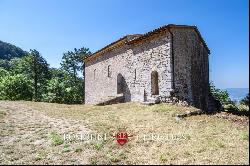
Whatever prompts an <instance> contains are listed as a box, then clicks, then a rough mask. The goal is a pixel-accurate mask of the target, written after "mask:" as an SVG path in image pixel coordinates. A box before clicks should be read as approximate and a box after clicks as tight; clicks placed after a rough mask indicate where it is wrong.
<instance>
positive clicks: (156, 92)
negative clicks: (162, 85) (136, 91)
mask: <svg viewBox="0 0 250 166" xmlns="http://www.w3.org/2000/svg"><path fill="white" fill-rule="evenodd" d="M151 89H152V95H159V84H158V72H157V71H153V72H152V73H151Z"/></svg>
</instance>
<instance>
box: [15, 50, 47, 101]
mask: <svg viewBox="0 0 250 166" xmlns="http://www.w3.org/2000/svg"><path fill="white" fill-rule="evenodd" d="M11 71H12V73H13V74H24V75H26V76H27V77H28V78H29V79H31V80H32V82H33V89H34V95H33V99H34V100H35V101H39V100H41V94H42V92H43V91H44V88H45V85H46V82H47V80H48V79H49V78H50V73H49V65H48V63H47V62H46V60H45V59H44V58H43V57H42V56H41V55H40V53H39V52H38V51H36V50H30V53H29V55H27V56H25V57H23V58H15V59H13V60H11Z"/></svg>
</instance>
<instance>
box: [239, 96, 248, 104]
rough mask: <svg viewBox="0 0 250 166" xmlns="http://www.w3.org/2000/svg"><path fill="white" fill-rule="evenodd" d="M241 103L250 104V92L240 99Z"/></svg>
mask: <svg viewBox="0 0 250 166" xmlns="http://www.w3.org/2000/svg"><path fill="white" fill-rule="evenodd" d="M240 104H244V105H248V106H249V93H248V94H247V96H246V97H245V98H243V99H242V100H241V101H240Z"/></svg>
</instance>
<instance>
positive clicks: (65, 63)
mask: <svg viewBox="0 0 250 166" xmlns="http://www.w3.org/2000/svg"><path fill="white" fill-rule="evenodd" d="M90 54H91V52H90V50H89V49H88V48H85V47H82V48H80V49H76V48H75V49H74V51H68V52H67V53H64V54H63V58H62V63H61V66H62V68H63V69H64V70H65V71H66V72H68V73H69V75H72V77H73V80H74V85H73V87H74V88H76V89H82V91H84V78H83V79H82V83H81V84H79V79H80V78H79V76H78V72H81V73H82V74H83V77H84V75H85V72H84V68H85V67H84V65H85V64H84V61H83V59H84V58H85V57H88V56H89V55H90ZM82 101H84V93H82Z"/></svg>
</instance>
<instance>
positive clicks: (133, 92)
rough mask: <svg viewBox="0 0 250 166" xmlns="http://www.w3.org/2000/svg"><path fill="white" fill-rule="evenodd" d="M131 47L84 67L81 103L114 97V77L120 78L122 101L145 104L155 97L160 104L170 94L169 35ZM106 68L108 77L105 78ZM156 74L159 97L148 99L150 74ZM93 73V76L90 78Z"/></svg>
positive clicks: (111, 53)
mask: <svg viewBox="0 0 250 166" xmlns="http://www.w3.org/2000/svg"><path fill="white" fill-rule="evenodd" d="M152 37H153V38H154V39H150V40H148V39H145V40H142V41H141V42H140V43H137V44H133V45H123V46H121V47H119V48H116V49H114V50H112V51H110V52H107V53H105V54H104V55H102V56H100V57H98V58H97V59H95V60H93V61H90V62H87V63H86V65H85V72H86V73H85V77H86V82H85V103H90V104H95V103H98V102H100V100H101V98H105V97H107V96H116V95H117V76H118V74H119V75H120V76H122V77H123V78H124V81H125V82H124V83H123V86H124V95H125V101H145V100H149V99H150V98H155V97H159V98H160V99H161V100H162V101H164V100H165V99H166V98H167V97H169V96H170V91H171V90H172V72H171V67H172V66H171V56H170V55H171V54H170V52H171V50H170V43H171V42H170V41H171V38H170V34H169V33H167V32H165V33H164V34H161V35H159V36H157V37H156V36H152ZM108 68H110V77H108ZM153 71H157V72H158V77H159V78H158V83H159V95H152V93H151V92H152V87H151V73H152V72H153ZM94 73H95V74H94Z"/></svg>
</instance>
